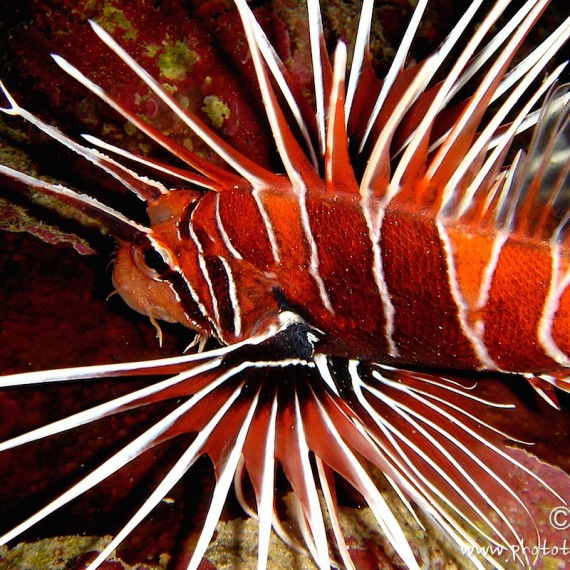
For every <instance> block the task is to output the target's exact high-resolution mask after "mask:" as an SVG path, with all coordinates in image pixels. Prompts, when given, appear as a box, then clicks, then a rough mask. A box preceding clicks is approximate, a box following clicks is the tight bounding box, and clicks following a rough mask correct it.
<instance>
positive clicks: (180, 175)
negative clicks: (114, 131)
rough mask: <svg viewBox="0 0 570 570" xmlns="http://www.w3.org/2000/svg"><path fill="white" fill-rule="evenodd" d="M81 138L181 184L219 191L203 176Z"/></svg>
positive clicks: (85, 137)
mask: <svg viewBox="0 0 570 570" xmlns="http://www.w3.org/2000/svg"><path fill="white" fill-rule="evenodd" d="M81 136H82V137H83V138H84V139H85V140H86V141H87V142H89V143H91V144H92V145H94V146H97V147H99V148H102V149H104V150H106V151H109V152H112V153H114V154H116V155H118V156H122V157H124V158H127V159H129V160H132V161H133V162H137V163H138V164H142V165H143V166H146V167H147V168H152V169H153V170H156V171H157V172H161V173H162V174H167V175H169V176H174V177H175V178H177V179H179V180H182V181H183V182H188V183H189V184H193V185H195V186H200V187H201V188H206V189H208V190H213V191H214V192H219V191H220V186H219V185H218V184H216V183H215V182H214V181H213V180H210V179H209V178H207V177H205V176H200V175H198V174H192V173H191V172H188V171H187V170H183V169H181V168H176V167H174V166H170V165H168V164H163V163H160V162H157V161H155V160H153V159H151V158H148V157H145V156H141V155H139V154H134V153H132V152H129V151H128V150H125V149H123V148H121V147H118V146H115V145H112V144H109V143H107V142H105V141H104V140H102V139H100V138H97V137H94V136H92V135H89V134H82V135H81Z"/></svg>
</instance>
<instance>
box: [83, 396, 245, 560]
mask: <svg viewBox="0 0 570 570" xmlns="http://www.w3.org/2000/svg"><path fill="white" fill-rule="evenodd" d="M242 388H243V385H240V386H239V387H238V388H237V389H236V390H235V391H234V392H233V393H232V394H231V395H230V396H229V397H228V399H227V400H226V401H225V402H224V404H223V405H222V407H221V408H220V409H219V410H217V411H216V413H215V414H214V415H213V417H212V419H211V420H210V421H209V422H208V423H207V424H206V426H204V428H203V429H202V430H200V432H199V433H198V434H197V436H196V439H194V441H193V442H192V443H191V445H190V446H189V447H188V448H187V449H186V451H185V452H184V453H183V454H182V455H181V456H180V459H178V461H177V462H176V464H175V465H174V466H173V467H172V468H171V469H170V470H169V472H168V474H167V475H166V477H164V479H163V480H162V481H161V482H160V483H159V484H158V485H157V486H156V488H155V489H154V490H153V492H152V493H151V494H150V495H149V497H148V498H147V499H146V500H145V501H144V503H143V505H142V506H141V507H140V509H138V510H137V512H136V513H135V515H133V517H132V518H131V519H130V520H129V521H128V523H127V524H126V525H125V526H124V527H123V528H122V529H121V530H120V531H119V532H118V533H117V534H116V535H115V536H114V537H113V540H112V541H111V542H110V543H109V544H108V545H107V546H106V547H105V549H104V550H103V551H101V552H100V553H99V555H98V556H97V558H95V560H93V562H91V563H90V564H89V566H88V568H89V570H96V569H97V568H99V567H100V566H101V564H103V563H104V562H105V560H106V559H107V558H108V557H109V556H110V555H111V554H112V552H113V551H114V550H115V549H116V548H117V546H119V544H121V542H123V540H124V539H125V538H126V537H127V536H129V534H130V533H131V532H132V531H133V530H134V529H135V528H136V527H137V526H138V525H139V524H140V523H141V522H142V521H143V520H144V518H145V517H146V516H147V515H148V514H149V513H150V512H151V511H152V510H153V509H154V508H155V507H156V506H157V505H158V504H159V503H160V501H162V499H164V497H165V496H166V495H167V494H168V492H169V491H170V490H171V489H172V488H173V487H174V485H175V484H176V483H177V482H178V481H179V480H180V479H181V478H182V477H183V476H184V474H185V473H186V472H187V471H188V470H189V469H190V467H191V466H192V465H193V464H194V463H195V461H196V460H197V459H198V458H199V457H200V455H201V454H202V453H203V447H204V445H205V443H206V442H207V439H208V437H209V436H210V435H211V434H212V432H213V431H214V430H215V428H216V426H217V424H218V423H219V421H220V420H221V418H222V417H223V416H224V415H225V414H226V413H227V412H228V410H229V409H230V407H231V405H232V404H233V403H234V402H235V400H236V399H237V398H238V396H239V394H240V392H241V390H242ZM187 404H188V403H187ZM180 407H181V408H182V407H183V406H180ZM187 407H188V406H187ZM188 411H189V410H186V412H185V413H187V412H188ZM200 559H201V556H200Z"/></svg>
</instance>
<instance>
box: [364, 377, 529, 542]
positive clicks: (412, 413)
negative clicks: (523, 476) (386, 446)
mask: <svg viewBox="0 0 570 570" xmlns="http://www.w3.org/2000/svg"><path fill="white" fill-rule="evenodd" d="M376 378H377V379H382V382H383V383H384V384H387V385H390V386H392V387H393V388H395V389H396V390H399V391H402V392H405V393H408V394H410V395H413V397H414V399H415V400H417V401H420V402H423V403H424V404H427V405H428V406H429V407H432V406H433V405H432V404H430V403H429V402H427V401H426V400H425V399H423V398H421V397H419V396H418V394H417V393H414V392H415V391H414V392H412V391H411V390H409V389H408V388H407V387H406V388H404V387H403V386H402V385H401V384H400V383H396V382H392V381H390V380H388V379H387V378H385V377H382V376H380V375H376ZM368 389H369V390H370V391H371V393H373V394H375V396H376V397H377V398H378V399H379V400H381V401H382V402H383V403H385V404H386V405H387V406H389V407H390V408H392V409H393V410H394V411H395V412H396V413H398V414H400V415H405V416H406V417H407V421H408V422H409V423H410V425H411V426H414V427H415V429H416V430H417V431H418V433H421V434H423V435H424V436H425V437H426V438H427V439H428V441H431V443H432V444H434V445H437V444H438V442H437V440H435V439H433V437H432V436H431V435H430V434H429V432H427V430H425V428H423V427H422V425H421V424H420V423H418V422H417V421H416V420H415V419H413V418H416V419H417V420H419V421H420V422H422V423H425V424H426V425H428V426H430V427H432V428H434V429H435V428H437V431H438V432H439V433H440V434H441V433H442V432H441V431H440V430H441V426H438V425H437V424H435V423H434V422H433V421H431V420H429V419H428V418H427V417H425V416H424V415H422V414H420V413H418V412H417V411H416V410H415V409H413V408H411V407H409V406H407V405H405V404H402V403H401V402H397V401H394V400H392V399H391V398H389V397H387V396H386V394H384V393H380V392H378V391H377V390H376V389H373V388H371V387H368ZM433 409H434V410H436V411H437V413H439V414H440V415H441V416H442V417H446V418H447V419H450V420H451V421H452V422H454V423H455V424H456V425H458V426H459V427H460V428H461V429H462V430H463V431H465V433H468V434H469V435H472V436H473V437H475V438H476V439H477V440H479V441H480V442H482V443H484V444H485V445H487V446H488V447H490V448H491V449H493V451H495V452H498V451H500V450H498V448H495V447H494V446H490V444H489V442H488V441H486V440H485V439H483V438H481V436H479V435H478V434H476V433H475V432H473V430H471V429H470V428H469V427H468V426H466V425H465V424H463V423H461V422H458V421H457V418H456V417H455V416H450V415H449V414H448V413H447V412H446V411H445V410H444V409H442V408H441V407H440V406H433ZM402 435H403V434H402ZM443 435H445V437H446V439H447V440H448V441H449V442H451V443H452V444H453V445H454V446H456V447H457V448H458V449H459V450H460V451H461V452H462V454H463V455H464V456H465V457H469V458H470V459H471V460H472V461H474V462H475V463H476V465H477V466H478V467H479V468H480V469H481V471H482V472H484V473H486V474H487V475H488V476H489V477H490V478H491V479H493V480H494V481H496V482H497V483H498V484H499V485H500V486H501V487H502V488H503V489H504V490H505V491H506V492H507V493H508V494H509V495H510V496H511V497H512V498H513V499H514V500H515V501H516V502H517V503H518V505H519V506H520V507H522V508H523V509H524V511H525V512H527V514H528V515H529V517H530V519H531V520H532V517H531V516H530V512H529V511H528V508H527V507H526V505H525V504H524V503H523V501H522V500H521V499H520V497H519V496H518V495H517V494H516V493H515V492H514V491H513V490H512V489H511V488H510V487H509V486H508V485H507V483H505V481H504V480H503V479H502V478H501V477H500V476H499V475H497V473H496V472H495V471H494V469H493V468H492V467H491V466H488V465H486V463H485V462H484V461H482V460H481V459H479V458H478V456H477V455H476V454H474V453H472V452H471V451H470V449H469V448H468V447H467V446H466V445H465V444H463V443H462V442H461V441H459V440H458V439H457V438H454V437H453V435H452V434H450V433H444V434H443ZM404 437H405V436H404ZM407 443H408V445H409V444H410V443H411V442H407ZM437 449H438V450H439V452H440V453H442V454H443V455H444V456H445V457H446V459H447V460H448V461H449V462H450V463H451V464H452V465H453V466H454V468H455V469H456V470H457V471H458V472H459V473H460V474H461V475H462V476H463V478H464V480H465V482H467V483H468V484H469V485H470V486H471V487H472V488H473V490H474V491H475V492H476V493H477V494H478V495H479V496H480V497H481V498H482V499H483V500H484V501H485V503H486V504H487V505H489V506H490V507H491V508H492V510H493V512H494V513H495V514H496V515H497V516H498V517H499V518H500V519H501V520H502V521H503V522H504V523H505V525H506V527H507V528H508V529H509V530H510V531H511V533H512V536H513V538H515V540H516V541H517V543H518V545H519V546H520V548H521V551H523V552H524V549H523V546H524V540H523V539H522V537H521V536H520V535H519V533H518V531H517V530H516V529H515V528H514V526H513V524H512V523H511V521H510V520H509V518H508V517H507V516H506V515H505V514H504V513H503V511H502V510H501V509H500V507H499V506H498V505H497V504H496V503H495V501H494V499H493V498H492V497H491V496H489V495H488V494H487V493H486V492H485V490H484V489H483V488H482V487H481V486H479V484H478V483H477V482H476V481H475V479H473V478H472V477H471V476H470V475H469V474H468V473H467V472H466V471H465V469H464V468H463V466H462V465H461V463H459V461H458V460H456V458H455V457H454V456H453V455H452V454H451V453H450V452H448V451H447V450H446V449H445V448H443V447H442V446H438V447H437ZM418 450H419V448H416V452H417V451H418ZM421 454H422V455H423V456H424V459H426V460H427V459H428V456H427V455H426V454H424V452H423V450H421ZM501 455H503V457H505V458H507V460H509V462H511V463H513V464H514V463H515V462H514V461H513V460H511V458H510V457H509V456H507V455H505V454H503V453H501ZM535 478H536V476H535ZM446 480H447V482H448V483H450V484H452V486H455V485H456V483H455V482H453V483H452V482H451V481H452V480H450V479H449V478H447V479H446ZM456 491H458V492H459V494H460V495H461V496H462V498H463V500H464V501H465V502H466V503H467V504H468V505H469V506H470V507H471V508H472V509H474V510H475V512H476V513H477V514H478V516H479V517H481V520H483V521H484V522H485V523H486V524H487V525H488V526H489V528H491V529H493V530H494V532H495V533H496V534H497V536H498V537H499V538H500V539H501V540H502V543H498V544H499V545H500V544H503V545H508V544H511V542H510V539H509V538H507V537H506V536H504V534H503V533H502V531H501V530H500V529H499V528H498V527H497V526H496V525H495V523H494V522H493V521H492V520H491V519H490V518H489V517H488V516H487V515H486V514H485V513H483V512H482V511H481V509H480V507H478V506H477V505H476V503H475V502H474V501H473V500H471V498H470V495H469V494H468V493H467V492H466V491H464V490H463V489H461V488H460V487H456ZM447 503H448V505H449V506H451V507H452V508H453V509H454V510H456V507H455V506H454V505H452V504H451V503H449V502H447ZM456 512H458V514H460V515H461V516H462V517H463V518H464V520H466V521H467V522H469V523H470V524H471V525H472V526H473V528H474V529H477V525H476V524H474V522H472V521H470V520H469V519H468V518H465V517H464V515H462V514H461V512H460V511H456ZM535 530H536V532H537V539H538V530H537V529H536V525H535ZM486 538H487V539H488V540H490V541H491V542H495V540H494V539H493V538H492V537H490V536H486ZM495 543H496V542H495Z"/></svg>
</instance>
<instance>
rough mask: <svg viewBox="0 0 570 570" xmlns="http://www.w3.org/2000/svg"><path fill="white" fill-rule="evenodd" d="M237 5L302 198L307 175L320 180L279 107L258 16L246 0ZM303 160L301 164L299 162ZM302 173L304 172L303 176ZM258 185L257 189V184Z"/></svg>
mask: <svg viewBox="0 0 570 570" xmlns="http://www.w3.org/2000/svg"><path fill="white" fill-rule="evenodd" d="M235 5H236V7H237V9H238V11H239V13H240V17H241V21H242V24H243V27H244V31H245V35H246V38H247V42H248V44H249V49H250V53H251V58H252V60H253V64H254V67H255V73H256V76H257V82H258V85H259V88H260V90H261V97H262V100H263V105H264V107H265V114H266V116H267V119H268V121H269V125H270V127H271V132H272V134H273V138H274V139H275V144H276V146H277V152H278V153H279V157H280V158H281V161H282V162H283V166H284V167H285V171H286V172H287V177H288V178H289V181H290V182H291V186H292V188H293V190H294V191H295V192H296V193H297V194H298V195H300V196H302V195H304V194H305V193H306V191H307V180H305V179H304V176H308V177H309V179H310V180H311V179H313V178H314V179H315V180H316V179H317V173H316V172H315V173H314V174H313V171H312V167H310V168H308V169H307V168H303V167H304V166H305V165H304V162H305V161H306V164H307V165H309V164H310V163H309V160H308V159H307V157H306V156H305V155H304V153H303V152H301V148H300V147H299V146H298V143H297V142H296V140H295V138H294V137H293V134H292V133H291V131H290V130H289V126H288V125H287V122H286V120H285V118H284V117H283V114H282V112H281V109H280V108H279V105H277V102H276V99H275V93H274V91H273V87H272V85H271V82H270V80H269V77H268V74H267V70H266V68H265V62H264V59H263V56H262V54H261V51H260V48H259V45H258V39H257V37H256V27H255V24H254V21H255V20H254V17H253V14H252V13H251V11H250V10H249V7H248V6H247V3H246V2H245V0H235ZM299 161H301V162H300V163H299ZM301 170H302V173H301ZM254 186H256V185H255V184H254ZM257 186H258V187H259V188H260V189H263V188H267V187H269V186H270V185H268V184H263V185H257Z"/></svg>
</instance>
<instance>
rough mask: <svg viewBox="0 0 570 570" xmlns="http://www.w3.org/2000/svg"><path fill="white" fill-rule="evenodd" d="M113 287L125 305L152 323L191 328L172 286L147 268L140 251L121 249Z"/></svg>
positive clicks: (127, 247) (136, 249)
mask: <svg viewBox="0 0 570 570" xmlns="http://www.w3.org/2000/svg"><path fill="white" fill-rule="evenodd" d="M147 256H148V255H147ZM113 285H114V286H115V291H116V292H117V293H118V294H119V295H120V296H121V297H122V299H123V300H124V301H125V303H126V304H127V305H128V306H129V307H130V308H131V309H133V310H135V311H137V312H138V313H141V314H143V315H146V316H148V317H149V318H150V319H151V320H152V319H158V320H161V321H166V322H168V323H175V322H179V323H182V324H183V325H186V326H189V325H188V319H187V317H186V315H185V314H184V311H183V310H182V308H181V305H180V302H179V301H178V299H177V297H176V294H175V292H174V291H173V289H172V286H171V284H170V283H169V282H168V281H162V280H160V278H159V277H158V274H157V273H156V272H155V270H153V269H152V268H151V267H150V266H148V265H146V262H145V255H144V254H143V252H142V250H141V249H140V248H138V247H133V246H127V245H122V246H119V249H118V250H117V255H116V258H115V263H114V268H113Z"/></svg>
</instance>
